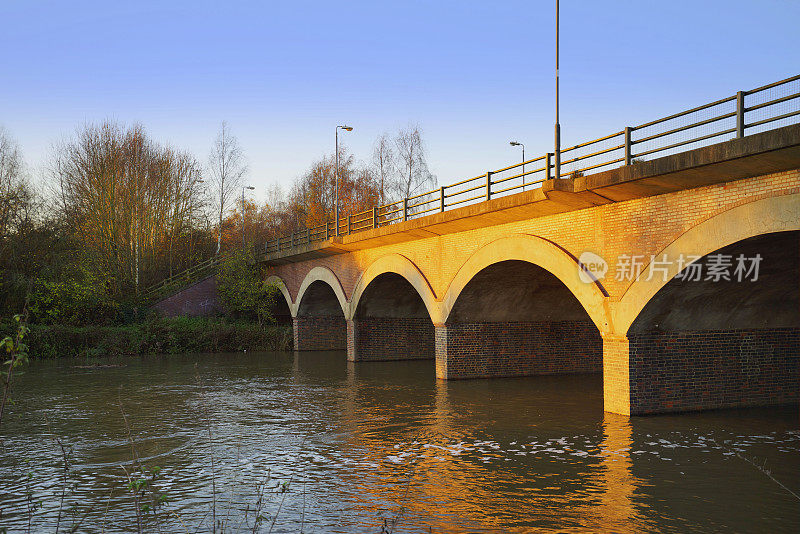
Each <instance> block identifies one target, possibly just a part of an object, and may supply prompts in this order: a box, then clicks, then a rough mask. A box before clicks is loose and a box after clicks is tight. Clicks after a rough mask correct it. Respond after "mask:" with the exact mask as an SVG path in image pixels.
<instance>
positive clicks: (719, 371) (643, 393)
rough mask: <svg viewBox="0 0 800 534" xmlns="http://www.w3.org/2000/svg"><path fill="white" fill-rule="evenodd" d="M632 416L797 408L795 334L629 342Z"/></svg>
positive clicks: (688, 335) (798, 344)
mask: <svg viewBox="0 0 800 534" xmlns="http://www.w3.org/2000/svg"><path fill="white" fill-rule="evenodd" d="M628 347H629V357H630V391H631V393H630V394H631V401H630V402H631V410H630V411H631V414H645V413H655V412H674V411H685V410H699V409H709V408H725V407H734V406H759V405H775V404H789V403H796V402H797V401H798V400H799V399H800V328H774V329H763V330H727V331H695V332H666V333H663V332H658V333H641V334H632V335H629V336H628Z"/></svg>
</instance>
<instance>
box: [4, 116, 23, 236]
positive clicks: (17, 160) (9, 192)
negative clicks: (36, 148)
mask: <svg viewBox="0 0 800 534" xmlns="http://www.w3.org/2000/svg"><path fill="white" fill-rule="evenodd" d="M22 173H23V170H22V156H21V155H20V153H19V149H18V148H17V143H16V141H14V139H12V138H11V136H10V135H8V134H7V133H6V131H5V129H3V128H2V127H0V239H3V238H4V237H5V236H6V234H7V233H8V231H9V230H10V229H11V227H12V226H13V221H14V218H15V214H16V212H17V210H18V209H19V207H20V204H21V200H22V196H23V194H24V190H23V189H24V184H23V176H22Z"/></svg>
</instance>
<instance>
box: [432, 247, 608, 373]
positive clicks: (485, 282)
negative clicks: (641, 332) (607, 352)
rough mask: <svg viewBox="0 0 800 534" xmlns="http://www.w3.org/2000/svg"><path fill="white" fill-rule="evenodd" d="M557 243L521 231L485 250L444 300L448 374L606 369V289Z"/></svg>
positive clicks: (443, 355) (440, 346)
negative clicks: (586, 275)
mask: <svg viewBox="0 0 800 534" xmlns="http://www.w3.org/2000/svg"><path fill="white" fill-rule="evenodd" d="M580 272H581V271H580V264H579V262H578V260H577V258H575V257H574V256H573V255H572V254H570V253H569V252H568V251H566V250H565V249H564V248H562V247H560V246H558V245H557V244H556V243H553V242H552V241H549V240H547V239H543V238H541V237H538V236H535V235H528V234H516V235H511V236H508V237H504V238H500V239H497V240H495V241H492V242H490V243H488V244H486V245H484V246H483V247H481V248H480V249H478V250H477V251H476V252H475V253H474V254H473V255H472V256H471V257H470V258H469V259H467V261H466V262H464V264H463V265H462V266H461V268H460V269H459V270H458V272H457V273H456V275H455V276H454V277H453V280H452V281H451V283H450V287H449V288H448V290H447V293H446V294H445V297H444V299H443V302H442V310H443V317H444V323H443V324H442V326H441V327H440V331H437V334H436V373H437V376H438V377H440V378H445V379H453V378H477V377H494V376H527V375H539V374H562V373H598V372H599V371H600V369H601V365H602V339H601V334H600V333H601V332H604V331H606V330H607V329H608V328H609V324H610V321H609V320H608V317H607V313H606V292H605V290H604V288H603V286H602V285H601V284H600V283H599V282H598V281H597V280H589V281H587V282H584V281H582V280H581V278H580V276H579V274H580Z"/></svg>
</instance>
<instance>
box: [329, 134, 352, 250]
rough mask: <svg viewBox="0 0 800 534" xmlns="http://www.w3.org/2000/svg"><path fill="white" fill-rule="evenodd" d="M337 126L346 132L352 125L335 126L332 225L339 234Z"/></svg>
mask: <svg viewBox="0 0 800 534" xmlns="http://www.w3.org/2000/svg"><path fill="white" fill-rule="evenodd" d="M339 128H341V129H342V130H347V131H348V132H352V131H353V127H352V126H337V127H336V178H335V181H334V184H333V197H334V201H333V202H334V204H335V205H336V207H335V208H334V212H335V213H334V216H335V217H336V222H335V223H334V226H335V227H336V235H339Z"/></svg>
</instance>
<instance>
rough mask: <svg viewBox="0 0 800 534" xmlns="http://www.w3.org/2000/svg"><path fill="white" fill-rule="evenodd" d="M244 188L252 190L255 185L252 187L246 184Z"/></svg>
mask: <svg viewBox="0 0 800 534" xmlns="http://www.w3.org/2000/svg"><path fill="white" fill-rule="evenodd" d="M245 189H249V190H251V191H252V190H253V189H255V187H253V186H252V185H248V186H246V187H245Z"/></svg>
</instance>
